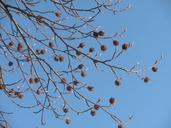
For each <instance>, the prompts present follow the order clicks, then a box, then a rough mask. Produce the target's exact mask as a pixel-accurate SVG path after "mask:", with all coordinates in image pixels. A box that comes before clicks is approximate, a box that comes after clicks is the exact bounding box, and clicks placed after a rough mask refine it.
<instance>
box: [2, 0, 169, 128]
mask: <svg viewBox="0 0 171 128" xmlns="http://www.w3.org/2000/svg"><path fill="white" fill-rule="evenodd" d="M127 3H130V4H131V5H132V9H130V10H129V11H127V12H124V13H122V14H119V15H116V16H112V14H111V13H109V14H104V15H103V16H100V17H98V18H97V21H96V22H95V24H96V25H97V24H100V25H102V28H103V29H104V30H106V31H107V32H106V33H107V34H112V33H114V32H117V31H122V30H123V29H125V28H126V29H127V32H126V37H125V38H124V39H121V40H123V41H131V42H134V46H133V47H132V48H131V49H129V50H128V53H127V54H125V55H123V57H122V58H120V59H119V62H118V63H120V64H122V65H124V66H127V65H130V64H135V63H137V62H140V65H141V66H142V67H143V66H148V65H150V64H152V63H153V62H154V61H155V59H156V58H158V57H160V55H161V54H163V55H164V58H163V59H162V61H161V63H160V64H159V66H158V67H159V71H158V73H152V72H147V73H146V75H148V76H150V78H151V81H150V82H149V83H148V84H144V83H143V81H141V80H140V79H137V78H136V77H134V76H127V75H125V74H123V76H125V77H123V83H122V86H121V87H119V88H117V87H115V86H114V84H113V80H114V79H113V76H112V74H111V73H109V72H107V71H106V72H102V73H101V72H91V71H89V75H88V78H87V79H88V80H89V81H90V83H91V84H92V85H94V86H95V87H96V90H95V94H94V95H97V96H100V97H103V99H104V100H108V98H109V97H110V96H113V97H115V98H116V99H117V104H116V106H115V107H114V108H113V109H111V111H112V112H113V113H115V114H116V115H118V116H119V117H120V118H121V119H123V120H127V119H128V117H129V116H130V115H133V119H132V120H131V121H130V122H129V123H128V125H127V126H126V127H127V128H137V127H138V128H144V127H146V128H161V127H164V128H170V127H171V123H170V119H171V103H170V97H171V93H170V90H171V86H170V84H169V83H170V76H171V72H170V71H171V70H170V65H171V51H170V47H171V44H170V43H171V35H170V33H171V15H170V13H171V9H170V7H171V2H169V0H126V1H125V4H127ZM109 54H110V53H109ZM102 56H103V55H102ZM89 70H91V67H90V69H89ZM110 76H111V77H110ZM0 95H1V96H2V95H3V94H2V92H0ZM90 96H92V97H93V94H90ZM0 106H1V108H5V110H10V111H15V115H9V116H8V117H7V119H8V120H9V121H10V123H11V124H12V126H13V128H21V127H25V128H36V127H37V128H41V127H42V126H41V125H40V116H39V115H34V114H32V112H31V111H30V110H21V109H19V108H17V107H16V106H14V105H12V104H11V103H10V102H9V101H8V98H5V97H1V102H0ZM47 115H48V116H47V118H45V119H46V122H47V125H46V126H44V127H45V128H54V127H60V128H66V127H70V128H81V127H98V128H104V127H107V128H115V126H116V123H114V122H113V121H112V120H111V119H110V118H109V117H108V116H107V115H105V114H104V113H103V112H101V111H99V112H98V113H97V116H96V117H95V118H94V117H91V116H90V115H89V113H85V114H83V115H80V116H78V115H76V114H71V119H72V123H71V125H70V126H67V125H65V124H64V122H63V121H59V120H55V119H54V118H53V116H52V115H51V114H47ZM42 128H43V127H42Z"/></svg>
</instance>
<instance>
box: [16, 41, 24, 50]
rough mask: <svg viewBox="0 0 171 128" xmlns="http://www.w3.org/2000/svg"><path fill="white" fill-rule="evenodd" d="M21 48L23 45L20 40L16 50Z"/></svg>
mask: <svg viewBox="0 0 171 128" xmlns="http://www.w3.org/2000/svg"><path fill="white" fill-rule="evenodd" d="M22 48H23V45H22V43H21V42H19V43H18V45H17V51H20V50H21V49H22Z"/></svg>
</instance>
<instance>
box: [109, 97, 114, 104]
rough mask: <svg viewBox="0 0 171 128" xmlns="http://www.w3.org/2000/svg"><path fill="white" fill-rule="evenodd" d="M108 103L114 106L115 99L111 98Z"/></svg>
mask: <svg viewBox="0 0 171 128" xmlns="http://www.w3.org/2000/svg"><path fill="white" fill-rule="evenodd" d="M109 103H110V104H112V105H114V104H115V103H116V100H115V98H113V97H111V98H110V99H109Z"/></svg>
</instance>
